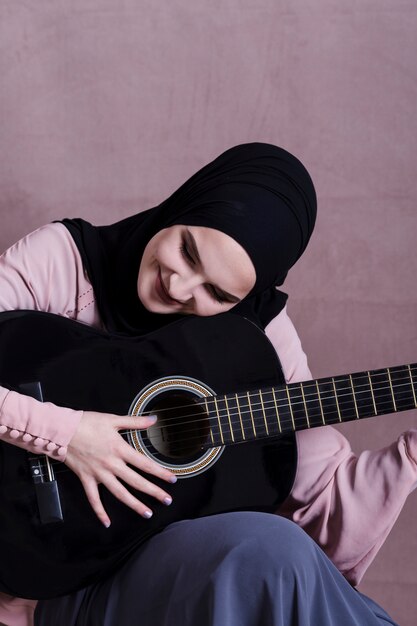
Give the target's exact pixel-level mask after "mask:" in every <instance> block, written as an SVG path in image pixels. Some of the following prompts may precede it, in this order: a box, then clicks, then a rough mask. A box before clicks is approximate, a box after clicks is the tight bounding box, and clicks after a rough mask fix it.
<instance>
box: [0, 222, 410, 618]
mask: <svg viewBox="0 0 417 626" xmlns="http://www.w3.org/2000/svg"><path fill="white" fill-rule="evenodd" d="M15 309H31V310H38V311H47V312H50V313H55V314H58V315H63V316H65V317H68V318H71V319H74V320H77V321H79V322H83V323H86V324H89V325H92V326H96V327H99V328H102V327H103V326H102V324H101V321H100V317H99V314H98V310H97V306H96V303H95V300H94V293H93V290H92V287H91V284H90V282H89V280H88V277H87V276H86V273H85V271H84V267H83V264H82V261H81V257H80V254H79V252H78V250H77V248H76V246H75V244H74V241H73V239H72V237H71V235H70V234H69V232H68V231H67V229H66V228H65V226H63V225H62V224H48V225H46V226H43V227H42V228H39V229H38V230H36V231H34V232H33V233H31V234H29V235H27V236H26V237H24V238H23V239H21V240H20V241H18V242H17V243H16V244H15V245H14V246H12V247H11V248H9V249H8V250H7V251H6V252H5V253H4V254H3V255H2V256H1V257H0V311H7V310H15ZM266 335H267V337H268V338H269V340H270V341H271V342H272V344H273V345H274V347H275V349H276V351H277V353H278V354H279V358H280V361H281V364H282V367H283V370H284V374H285V378H286V380H287V382H297V381H300V380H307V379H311V374H310V371H309V369H308V365H307V359H306V356H305V354H304V352H303V350H302V348H301V343H300V340H299V338H298V335H297V332H296V330H295V328H294V326H293V324H292V322H291V320H290V319H289V317H288V315H287V312H286V310H285V309H284V310H283V311H282V312H281V313H280V314H279V315H278V316H277V317H276V318H275V319H273V320H272V321H271V323H270V324H269V325H268V326H267V328H266ZM57 411H59V419H56V418H55V415H56V413H57ZM81 415H82V411H75V410H72V409H67V408H62V407H60V408H59V409H58V408H57V407H56V406H55V405H54V404H52V403H50V402H45V403H41V402H38V401H37V400H34V399H33V398H30V397H27V396H23V395H20V394H18V393H16V392H14V391H8V390H7V389H5V388H3V387H1V386H0V437H1V439H3V440H4V441H6V442H8V443H12V444H14V445H17V446H20V447H22V448H25V449H26V450H30V451H32V452H35V453H39V454H40V453H42V454H48V455H49V456H50V457H53V458H55V459H59V460H61V461H64V460H65V454H66V449H67V445H68V443H69V442H70V441H71V437H72V436H73V434H74V432H75V430H76V428H77V425H78V423H79V420H80V418H81ZM296 439H297V446H298V466H297V473H296V478H295V483H294V486H293V489H292V492H291V494H290V496H289V497H288V498H287V500H286V501H285V502H284V504H283V505H282V506H281V508H280V510H279V511H277V513H279V514H280V515H283V516H285V517H288V518H289V519H291V520H293V521H294V522H296V523H297V524H299V525H300V526H301V527H302V528H304V530H305V531H306V532H308V534H309V535H311V536H312V537H313V539H314V540H315V541H316V542H317V543H318V544H319V545H320V546H321V547H322V549H323V550H324V551H325V552H326V554H327V555H328V556H329V557H330V558H331V559H332V561H333V562H334V563H335V565H336V566H337V567H338V568H339V570H340V571H341V572H342V573H343V574H344V575H345V576H346V578H347V579H348V580H349V581H350V582H351V583H352V584H353V585H356V584H358V582H359V581H360V579H361V578H362V576H363V574H364V572H365V570H366V569H367V567H368V566H369V564H370V563H371V561H372V560H373V558H374V557H375V555H376V554H377V552H378V550H379V548H380V547H381V545H382V544H383V542H384V540H385V538H386V537H387V535H388V533H389V531H390V530H391V528H392V526H393V524H394V522H395V520H396V518H397V517H398V515H399V513H400V511H401V508H402V507H403V505H404V502H405V500H406V498H407V496H408V494H409V493H410V492H411V491H412V490H413V489H414V488H415V487H416V486H417V430H409V431H407V432H406V433H404V434H402V435H401V436H400V437H399V438H398V440H397V441H396V442H394V443H392V444H391V445H390V446H389V447H387V448H383V449H382V450H377V451H372V452H370V451H366V452H363V453H362V454H360V455H359V456H358V457H357V456H355V455H354V454H353V452H352V450H351V448H350V446H349V443H348V441H347V440H346V438H345V437H344V436H343V435H341V434H340V433H339V432H338V431H336V430H335V429H333V428H331V427H330V426H324V427H322V428H316V429H313V430H305V431H301V432H298V433H297V435H296ZM371 486H372V488H370V487H371ZM35 606H36V602H35V601H32V600H25V599H21V598H12V597H10V596H7V595H6V594H1V593H0V624H5V625H6V626H32V625H33V612H34V609H35Z"/></svg>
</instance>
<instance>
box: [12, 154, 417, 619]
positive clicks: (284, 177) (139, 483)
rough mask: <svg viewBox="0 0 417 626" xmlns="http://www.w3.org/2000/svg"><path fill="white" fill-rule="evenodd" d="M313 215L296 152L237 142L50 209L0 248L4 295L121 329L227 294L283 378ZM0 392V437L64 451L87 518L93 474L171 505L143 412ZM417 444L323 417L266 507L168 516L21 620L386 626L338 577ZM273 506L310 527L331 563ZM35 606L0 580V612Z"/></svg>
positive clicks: (292, 349)
mask: <svg viewBox="0 0 417 626" xmlns="http://www.w3.org/2000/svg"><path fill="white" fill-rule="evenodd" d="M315 212H316V198H315V192H314V187H313V184H312V182H311V179H310V177H309V175H308V173H307V171H306V170H305V168H304V167H303V165H302V164H301V163H300V162H299V161H298V160H297V159H296V158H295V157H293V156H292V155H291V154H289V153H288V152H286V151H285V150H282V149H280V148H278V147H276V146H272V145H269V144H261V143H253V144H244V145H241V146H236V147H234V148H232V149H230V150H227V151H226V152H225V153H223V154H221V155H220V156H219V157H218V158H217V159H215V160H214V161H213V162H212V163H209V164H208V165H206V166H205V167H203V168H202V169H201V170H200V171H199V172H197V173H196V174H195V175H194V176H192V177H191V178H190V179H189V180H188V181H187V182H186V183H184V184H183V185H182V186H181V187H180V188H179V189H178V190H177V191H176V192H175V193H174V194H173V195H172V196H171V197H169V198H168V199H167V200H166V201H164V202H163V203H161V204H160V205H159V206H158V207H155V208H153V209H150V210H148V211H146V212H144V213H141V214H138V215H135V216H133V217H131V218H128V219H126V220H123V221H122V222H119V223H117V224H113V225H111V226H104V227H98V228H96V227H93V226H91V225H90V224H88V223H86V222H84V221H82V220H64V222H63V223H54V224H50V225H48V226H45V227H44V228H42V229H39V230H38V231H35V233H32V234H31V235H29V236H28V237H26V238H24V239H23V240H22V241H21V242H18V244H16V245H15V246H13V247H12V248H11V249H10V250H8V251H7V252H6V253H5V255H4V256H3V260H2V266H1V273H0V294H1V296H0V298H1V301H0V304H1V309H2V310H8V309H9V310H10V309H19V308H20V309H39V310H45V311H49V312H52V313H57V314H60V315H65V316H67V317H70V318H73V319H77V320H79V321H82V322H86V323H88V324H90V325H95V326H97V327H101V328H104V329H106V330H107V331H109V332H112V333H116V334H121V335H130V336H135V335H139V334H142V333H146V332H149V331H151V330H156V329H158V328H161V327H163V326H164V325H165V324H167V323H171V322H172V321H174V320H176V319H179V318H180V317H182V316H183V315H189V314H195V315H199V316H207V315H217V314H220V313H222V312H225V311H228V310H230V309H232V308H233V312H236V313H238V314H240V315H244V316H245V317H247V318H249V319H250V320H251V321H253V322H255V323H256V324H257V325H258V326H259V327H260V328H262V329H265V332H266V335H267V337H268V338H269V339H270V340H271V341H272V343H273V345H274V347H275V349H276V350H277V353H278V355H279V357H280V361H281V364H282V368H283V372H284V374H285V377H286V380H287V381H291V382H292V381H294V382H295V381H297V380H304V379H307V378H309V377H311V375H310V372H309V370H308V367H307V363H306V359H305V355H304V353H303V352H302V349H301V346H300V342H299V339H298V337H297V334H296V332H295V330H294V327H293V326H292V324H291V322H290V320H289V318H288V316H287V314H286V309H285V302H286V296H285V294H283V293H282V292H280V291H278V290H277V289H276V286H277V285H281V284H282V283H283V281H284V279H285V276H286V274H287V272H288V270H289V269H290V267H291V266H292V265H293V264H294V263H295V262H296V261H297V259H298V258H299V257H300V256H301V254H302V253H303V251H304V249H305V247H306V245H307V243H308V240H309V238H310V235H311V233H312V230H313V227H314V222H315ZM0 391H1V392H2V394H3V395H2V396H0V401H2V409H1V413H0V423H1V424H2V426H0V429H1V433H2V435H1V436H2V438H3V439H4V440H5V441H7V442H9V443H13V444H15V445H20V446H22V447H25V448H27V449H28V450H32V451H37V452H42V453H47V454H49V456H51V457H53V458H58V459H61V460H62V461H64V462H65V463H66V464H67V465H68V466H69V467H70V468H71V469H72V470H73V471H74V472H75V473H76V474H77V475H78V477H79V478H80V480H81V481H82V484H83V486H84V489H85V492H86V495H87V497H88V499H89V502H90V504H91V506H92V508H93V510H94V511H95V513H96V515H97V517H98V518H99V520H100V521H101V523H102V524H104V525H105V526H109V524H110V523H111V520H110V519H109V517H108V515H107V512H106V511H105V509H104V507H103V505H102V503H101V501H100V497H99V492H98V488H97V485H98V484H100V483H102V484H103V485H104V486H105V487H106V488H107V489H109V490H110V491H111V492H112V493H113V494H114V495H115V496H116V497H118V498H119V499H120V500H121V501H122V502H124V504H126V506H129V507H131V508H133V509H134V510H136V511H137V512H138V514H140V515H142V516H143V517H145V518H146V517H150V516H152V514H153V511H152V510H151V509H150V508H149V507H146V506H145V505H144V504H143V503H142V502H141V500H140V493H141V492H143V493H147V494H150V495H151V496H153V497H155V498H156V499H158V500H159V501H161V502H164V503H165V504H167V505H169V503H170V495H169V493H168V490H167V491H165V490H164V489H160V488H159V487H157V486H156V485H154V484H153V483H152V476H153V475H155V476H158V477H160V478H163V479H164V480H166V481H167V483H169V482H170V481H172V482H173V481H174V480H175V477H174V476H173V475H172V474H171V473H170V472H168V471H167V470H162V469H161V468H159V467H158V466H156V464H154V463H152V462H151V461H149V460H148V459H145V458H143V457H142V456H140V455H137V454H135V453H134V452H133V451H132V449H131V448H130V447H129V446H128V445H127V444H126V443H125V442H124V441H123V440H122V438H121V437H120V435H119V434H118V430H120V429H122V428H138V427H139V428H146V427H148V426H149V425H150V423H151V422H150V421H149V420H148V419H147V418H139V419H138V418H131V417H128V416H127V417H121V416H114V415H105V416H104V415H102V414H98V413H94V412H88V411H85V412H82V411H73V410H70V409H63V408H57V407H55V406H54V405H51V404H48V403H45V404H43V405H42V404H40V403H38V402H36V401H35V400H33V399H31V398H26V397H23V396H21V395H19V394H18V393H16V392H14V391H11V392H7V390H5V389H3V390H2V389H0ZM58 412H59V420H54V419H53V417H54V415H57V414H58ZM416 441H417V433H416V432H415V431H410V432H409V433H406V434H405V435H403V436H401V437H400V438H399V440H398V441H397V442H395V443H394V444H393V445H392V446H391V447H389V448H388V449H385V450H382V451H378V452H376V453H364V454H362V455H361V456H360V457H359V458H358V459H356V458H355V457H354V456H353V454H352V452H351V450H350V448H349V445H348V443H347V442H346V440H345V439H344V437H342V435H340V434H339V433H337V432H336V431H334V430H333V429H331V428H329V427H325V428H322V429H315V430H313V431H309V432H306V431H304V432H301V433H298V434H297V449H298V460H297V461H296V456H295V455H293V456H292V457H291V459H292V461H291V462H292V465H293V467H292V468H290V471H289V473H288V476H289V477H290V479H291V480H289V481H283V485H282V487H281V492H280V494H279V496H280V499H281V505H280V507H279V510H278V511H277V512H278V513H279V514H280V515H268V514H264V513H254V512H247V513H245V512H240V513H238V512H237V513H226V514H221V515H214V516H211V517H208V518H201V519H197V520H184V521H182V522H178V523H175V524H172V525H171V526H169V527H168V528H167V529H166V530H165V531H163V532H162V533H160V534H159V535H156V536H154V537H152V538H151V539H149V540H148V541H147V543H146V544H145V545H144V546H142V547H140V548H138V549H137V551H136V552H135V553H134V554H133V555H132V557H131V558H130V559H129V561H127V562H126V563H125V564H124V565H123V566H122V567H120V568H119V570H118V571H117V572H114V573H113V574H112V576H111V577H110V578H108V579H106V580H104V581H102V582H99V583H97V584H95V585H91V586H90V587H88V588H86V589H82V590H80V591H78V592H75V593H72V594H70V595H69V596H65V597H63V598H57V599H51V600H48V601H41V602H39V604H38V606H37V608H36V611H35V617H34V623H35V624H36V626H50V625H52V624H65V625H66V626H72V625H74V626H75V625H76V626H86V625H87V624H88V625H89V626H95V625H99V624H100V625H102V624H105V625H110V624H118V625H121V626H124V625H127V624H129V625H130V624H136V623H137V624H138V625H139V624H140V626H148V625H149V626H150V625H151V624H152V625H155V624H166V625H167V626H168V625H169V626H171V625H173V626H174V625H175V626H177V624H182V625H194V624H199V625H200V624H201V625H202V626H205V625H206V624H207V626H208V625H209V624H210V625H211V624H213V625H220V624H221V625H222V626H223V625H224V624H228V625H229V624H230V625H233V624H239V625H243V624H274V625H275V626H276V625H278V624H280V625H281V624H282V625H283V626H284V625H285V626H287V625H290V624H291V625H293V624H294V625H295V624H320V625H323V626H326V625H330V624H334V623H336V621H337V623H338V624H346V625H347V624H349V625H352V624H358V625H359V624H360V625H361V626H363V625H364V624H369V625H370V626H371V625H377V624H386V623H389V624H394V622H393V621H392V620H391V619H390V618H389V617H388V616H387V615H386V613H385V612H384V611H383V610H382V609H381V608H380V607H378V606H376V605H375V604H374V603H373V602H372V601H371V600H369V599H368V598H366V597H364V596H362V595H361V594H359V593H358V592H357V591H355V589H354V588H353V587H352V586H351V584H350V583H352V584H356V583H357V582H358V581H359V579H360V578H361V576H362V575H363V573H364V571H365V569H366V567H367V566H368V565H369V563H370V562H371V560H372V559H373V557H374V556H375V554H376V552H377V551H378V549H379V547H380V546H381V544H382V543H383V541H384V539H385V537H386V535H387V534H388V532H389V530H390V528H391V527H392V525H393V523H394V521H395V519H396V517H397V515H398V513H399V511H400V509H401V507H402V505H403V503H404V501H405V498H406V497H407V495H408V493H409V492H410V491H411V490H412V489H413V488H414V485H415V481H416V474H417V471H416V463H415V461H414V459H415V458H416ZM292 449H293V451H295V445H294V446H293V448H292ZM413 455H414V456H413ZM127 463H129V464H130V465H134V466H136V467H137V468H139V469H141V470H142V471H143V472H144V473H145V474H146V475H147V479H145V478H144V477H142V476H139V475H137V474H136V473H135V472H133V470H132V469H130V468H129V467H128V466H127ZM296 464H297V467H296ZM295 469H296V470H297V471H296V473H295ZM294 475H295V476H296V478H295V480H294V481H292V478H293V476H294ZM120 480H123V481H124V482H125V483H127V484H129V485H131V486H132V487H135V488H136V489H137V490H138V495H137V497H134V496H132V495H131V494H130V493H129V491H127V490H126V489H125V488H124V486H123V485H122V483H121V482H120ZM371 486H372V488H371ZM172 493H173V495H174V498H175V488H174V489H173V491H172ZM284 517H286V518H289V519H290V520H293V521H295V522H296V523H297V524H298V525H299V526H301V527H302V528H304V529H305V530H307V532H308V533H309V534H310V535H311V536H312V537H313V538H314V539H315V541H316V542H317V543H318V544H319V545H320V546H321V547H322V548H323V549H324V550H325V552H326V553H327V555H328V556H329V557H330V558H331V559H332V561H333V563H334V564H335V565H336V566H337V568H338V569H339V571H338V570H337V569H336V567H335V566H334V565H333V564H332V563H331V561H330V560H329V559H328V558H327V557H326V556H325V554H324V553H323V552H322V551H321V550H320V548H318V546H317V545H316V543H314V542H313V541H312V540H311V539H310V538H309V537H308V536H307V534H305V533H304V531H302V530H300V528H299V527H297V526H296V524H294V523H293V522H290V521H288V520H287V519H284ZM162 559H163V561H162ZM340 572H342V574H344V576H345V577H343V576H342V574H341V573H340ZM6 583H7V581H6ZM6 588H7V587H6ZM33 609H34V603H33V602H28V601H24V600H20V599H14V600H13V599H12V598H10V597H9V596H6V595H5V594H3V595H2V605H1V611H2V612H0V620H1V621H2V622H4V623H5V624H8V625H9V624H10V626H14V625H16V626H17V625H18V624H21V625H24V626H26V625H29V624H32V621H31V620H32V613H33Z"/></svg>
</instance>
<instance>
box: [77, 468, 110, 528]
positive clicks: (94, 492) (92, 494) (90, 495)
mask: <svg viewBox="0 0 417 626" xmlns="http://www.w3.org/2000/svg"><path fill="white" fill-rule="evenodd" d="M81 482H82V485H83V487H84V491H85V493H86V496H87V499H88V501H89V503H90V505H91V508H92V509H93V511H94V513H95V514H96V515H97V517H98V519H99V520H100V522H101V523H102V524H104V526H105V527H106V528H108V527H109V526H110V524H111V522H110V518H109V516H108V515H107V513H106V511H105V509H104V507H103V504H102V502H101V500H100V494H99V491H98V487H97V483H96V482H95V480H94V479H92V480H88V481H87V480H81Z"/></svg>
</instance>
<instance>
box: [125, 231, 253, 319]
mask: <svg viewBox="0 0 417 626" xmlns="http://www.w3.org/2000/svg"><path fill="white" fill-rule="evenodd" d="M255 281H256V273H255V268H254V266H253V263H252V261H251V260H250V257H249V255H248V254H247V253H246V252H245V250H244V249H243V248H242V246H241V245H240V244H238V243H237V242H236V241H235V240H234V239H233V238H232V237H229V235H226V234H225V233H222V232H221V231H219V230H215V229H213V228H206V227H205V226H183V225H182V224H180V225H175V226H170V227H169V228H164V229H163V230H160V231H159V232H158V233H157V234H156V235H155V236H154V237H152V239H151V240H150V241H149V243H148V244H147V246H146V248H145V250H144V253H143V257H142V261H141V264H140V267H139V274H138V283H137V290H138V295H139V298H140V300H141V302H142V304H143V305H144V307H145V308H146V309H148V310H149V311H153V312H154V313H183V314H191V313H193V314H195V315H216V314H217V313H223V312H224V311H228V310H229V309H231V308H232V307H233V306H234V305H235V304H237V303H238V302H240V300H242V299H243V298H244V297H245V296H247V295H248V293H249V292H250V291H251V289H252V288H253V286H254V284H255Z"/></svg>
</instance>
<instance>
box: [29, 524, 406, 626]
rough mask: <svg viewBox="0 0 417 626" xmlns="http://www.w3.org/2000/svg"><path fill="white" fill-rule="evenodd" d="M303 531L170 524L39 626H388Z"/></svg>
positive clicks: (38, 620)
mask: <svg viewBox="0 0 417 626" xmlns="http://www.w3.org/2000/svg"><path fill="white" fill-rule="evenodd" d="M387 624H394V625H395V622H394V621H393V620H392V619H391V618H390V617H389V616H388V615H387V614H386V613H385V611H384V610H383V609H382V608H380V607H379V606H378V605H377V604H376V603H374V602H373V601H372V600H370V599H369V598H367V597H366V596H364V595H362V594H361V593H359V592H358V591H356V590H355V589H354V588H353V587H351V586H350V585H349V583H348V582H347V581H346V580H345V579H344V578H343V576H342V575H341V574H340V573H339V572H338V570H337V569H336V568H335V567H334V565H333V564H332V563H331V562H330V561H329V559H328V558H327V557H326V555H325V554H324V553H323V552H322V550H321V549H320V548H319V547H318V546H317V545H316V544H315V543H314V541H313V540H312V539H310V537H308V535H306V533H305V532H304V531H303V530H301V529H300V528H299V527H298V526H296V525H295V524H293V523H292V522H289V521H288V520H285V519H283V518H280V517H278V516H277V515H269V514H266V513H255V512H242V513H225V514H222V515H213V516H211V517H205V518H201V519H197V520H184V521H181V522H177V523H175V524H172V525H171V526H169V527H168V528H166V529H165V530H164V531H163V532H162V533H160V534H159V535H156V536H154V537H152V538H151V539H149V540H148V542H147V543H146V544H145V545H144V546H142V547H141V548H139V549H138V550H137V552H136V553H135V554H134V555H133V556H132V557H131V558H130V560H129V561H128V562H126V563H125V564H124V565H123V567H121V568H120V570H118V571H117V572H116V573H114V574H113V575H112V577H111V578H109V579H107V580H105V581H103V582H100V583H98V584H95V585H92V586H90V587H88V588H86V589H82V590H81V591H78V592H76V593H73V594H70V595H68V596H64V597H61V598H56V599H53V600H44V601H41V602H39V604H38V607H37V609H36V613H35V625H36V626H313V625H314V626H335V625H337V626H381V625H384V626H386V625H387Z"/></svg>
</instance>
